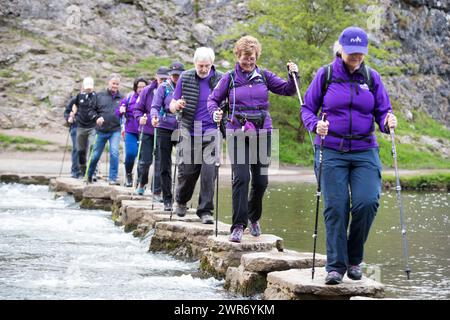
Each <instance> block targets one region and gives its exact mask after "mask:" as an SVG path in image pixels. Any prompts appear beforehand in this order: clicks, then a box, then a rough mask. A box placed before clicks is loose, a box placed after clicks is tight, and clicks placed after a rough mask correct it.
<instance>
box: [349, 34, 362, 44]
mask: <svg viewBox="0 0 450 320" xmlns="http://www.w3.org/2000/svg"><path fill="white" fill-rule="evenodd" d="M350 42H359V43H361V42H362V40H361V38H360V37H358V36H357V37H356V38H352V39H350Z"/></svg>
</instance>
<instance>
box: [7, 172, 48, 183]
mask: <svg viewBox="0 0 450 320" xmlns="http://www.w3.org/2000/svg"><path fill="white" fill-rule="evenodd" d="M53 178H55V176H48V175H38V174H36V175H29V174H14V173H2V174H0V182H4V183H21V184H38V185H46V184H49V182H50V180H52V179H53Z"/></svg>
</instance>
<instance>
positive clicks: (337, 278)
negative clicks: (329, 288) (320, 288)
mask: <svg viewBox="0 0 450 320" xmlns="http://www.w3.org/2000/svg"><path fill="white" fill-rule="evenodd" d="M340 283H342V274H340V273H339V272H337V271H330V272H328V275H327V277H326V278H325V284H331V285H334V284H340Z"/></svg>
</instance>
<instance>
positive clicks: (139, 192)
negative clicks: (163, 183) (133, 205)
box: [136, 184, 145, 196]
mask: <svg viewBox="0 0 450 320" xmlns="http://www.w3.org/2000/svg"><path fill="white" fill-rule="evenodd" d="M144 192H145V188H144V186H142V185H141V184H139V186H138V188H137V189H136V193H137V194H138V195H140V196H143V195H144Z"/></svg>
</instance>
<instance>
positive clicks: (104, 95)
mask: <svg viewBox="0 0 450 320" xmlns="http://www.w3.org/2000/svg"><path fill="white" fill-rule="evenodd" d="M122 98H123V96H122V94H121V93H120V92H117V93H116V95H115V96H114V98H113V96H112V95H111V91H109V90H104V91H101V92H99V93H98V94H97V103H96V105H95V108H94V109H93V111H92V113H91V117H92V118H93V119H94V120H95V121H97V119H98V118H100V117H103V119H105V122H103V125H102V126H101V127H99V126H97V127H96V129H97V130H98V131H101V132H114V131H120V119H119V117H117V116H116V114H115V110H116V108H117V107H118V106H119V103H120V101H121V100H122Z"/></svg>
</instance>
